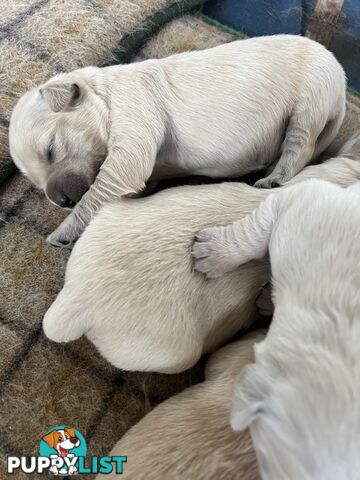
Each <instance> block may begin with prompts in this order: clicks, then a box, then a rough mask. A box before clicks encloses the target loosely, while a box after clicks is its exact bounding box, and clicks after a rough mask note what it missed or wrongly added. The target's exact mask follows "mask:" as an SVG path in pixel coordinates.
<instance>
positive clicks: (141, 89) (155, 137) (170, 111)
mask: <svg viewBox="0 0 360 480" xmlns="http://www.w3.org/2000/svg"><path fill="white" fill-rule="evenodd" d="M344 112H345V75H344V72H343V69H342V68H341V66H340V64H339V63H338V62H337V61H336V59H335V57H334V56H333V55H332V54H331V53H330V52H329V51H327V50H326V49H325V48H324V47H323V46H321V45H320V44H318V43H316V42H313V41H311V40H309V39H306V38H303V37H299V36H291V35H278V36H273V37H260V38H253V39H249V40H239V41H236V42H233V43H229V44H226V45H221V46H218V47H215V48H212V49H209V50H204V51H198V52H190V53H182V54H178V55H173V56H171V57H168V58H165V59H160V60H147V61H145V62H139V63H135V64H130V65H119V66H113V67H107V68H102V69H100V68H95V67H89V68H84V69H81V70H76V71H74V72H71V73H68V74H63V75H58V76H56V77H54V78H52V79H51V80H49V81H48V82H47V83H45V84H44V85H41V86H40V87H39V88H36V89H34V90H32V91H31V92H28V93H27V94H25V95H24V96H23V97H22V98H21V99H20V101H19V103H18V104H17V106H16V107H15V110H14V112H13V115H12V118H11V123H10V150H11V154H12V157H13V159H14V161H15V163H16V164H17V165H18V167H19V168H20V170H21V171H22V172H23V173H24V174H25V175H27V176H28V177H29V178H30V180H31V181H32V182H34V183H35V184H36V185H38V186H39V187H40V188H42V189H43V190H44V191H45V193H46V195H47V196H48V198H49V199H50V200H51V201H52V202H54V203H56V204H58V205H60V206H61V207H73V206H75V204H77V205H76V206H75V208H74V210H73V211H72V213H71V214H70V215H69V216H68V217H67V218H66V219H65V221H64V222H63V223H62V224H61V225H60V227H59V228H58V229H57V230H56V231H55V232H53V234H51V235H50V237H49V241H50V242H51V243H53V244H55V245H65V244H69V243H70V244H71V243H72V242H73V241H74V240H76V239H77V237H78V236H79V235H80V234H81V233H82V231H83V229H84V228H85V226H86V225H87V224H88V222H89V220H90V219H91V218H92V216H93V215H94V213H95V212H96V211H97V209H98V208H99V206H100V205H102V204H104V203H106V202H108V201H110V200H114V199H116V198H119V197H120V196H124V195H133V194H138V193H139V192H141V191H142V190H143V189H144V187H145V183H146V182H147V181H148V180H151V181H156V180H158V179H160V178H164V177H169V176H179V175H184V174H193V175H207V176H210V177H231V176H239V175H243V174H246V173H248V172H251V171H254V170H259V169H263V168H267V167H269V166H270V165H272V168H273V167H274V168H273V170H272V173H271V174H270V175H269V176H268V177H266V178H265V179H263V180H260V181H259V182H258V186H261V187H266V188H267V187H271V186H277V185H282V184H283V183H285V182H287V181H288V180H290V179H291V178H292V177H293V176H294V175H296V174H297V173H298V172H299V171H300V170H301V169H302V168H303V167H304V166H305V165H306V164H307V163H308V162H309V161H310V160H311V159H312V158H314V157H317V156H318V155H319V154H320V153H321V152H322V151H323V150H324V149H325V148H326V147H327V146H328V145H329V144H330V143H331V142H332V140H333V139H334V138H335V136H336V134H337V132H338V130H339V128H340V125H341V123H342V120H343V117H344ZM276 162H277V163H276ZM275 163H276V165H275ZM80 199H81V201H80Z"/></svg>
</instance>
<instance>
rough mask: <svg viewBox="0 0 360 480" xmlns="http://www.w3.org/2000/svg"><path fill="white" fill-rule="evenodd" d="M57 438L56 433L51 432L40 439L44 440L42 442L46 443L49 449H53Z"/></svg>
mask: <svg viewBox="0 0 360 480" xmlns="http://www.w3.org/2000/svg"><path fill="white" fill-rule="evenodd" d="M57 436H58V433H57V431H56V430H53V431H52V432H50V433H48V434H47V435H44V436H43V437H42V439H43V440H44V442H46V443H47V444H48V445H49V447H50V448H55V445H56V438H57Z"/></svg>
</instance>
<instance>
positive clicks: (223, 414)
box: [97, 331, 265, 480]
mask: <svg viewBox="0 0 360 480" xmlns="http://www.w3.org/2000/svg"><path fill="white" fill-rule="evenodd" d="M264 335H265V332H264V331H257V332H254V333H251V334H249V335H246V336H245V337H244V338H243V339H241V340H239V341H237V342H234V343H232V344H230V345H228V346H226V347H224V348H222V349H221V350H219V351H217V352H216V353H215V354H214V355H212V357H211V358H210V360H209V362H208V364H207V366H206V373H205V381H204V382H203V383H200V384H198V385H195V386H193V387H191V388H188V389H186V390H184V391H183V392H181V393H180V394H178V395H176V396H175V397H173V398H170V399H169V400H167V401H166V402H163V403H162V404H161V405H159V406H158V407H156V408H155V409H154V410H153V411H152V412H150V413H149V414H148V415H146V416H145V417H144V418H143V419H142V420H140V422H139V423H138V424H137V425H135V426H134V427H132V428H131V429H130V430H129V431H128V432H127V433H126V434H125V435H124V437H122V438H121V439H120V440H119V442H118V443H117V444H116V445H115V447H114V448H113V450H112V452H111V453H110V455H127V457H128V461H127V463H126V464H125V465H124V474H123V475H116V474H115V473H113V474H111V475H98V477H97V480H106V479H107V480H113V479H115V478H120V477H121V478H124V479H128V480H170V479H171V480H180V479H181V480H194V479H196V480H258V479H259V473H258V470H257V463H256V458H255V452H254V450H253V447H252V444H251V439H250V435H249V432H248V431H246V432H243V433H235V432H234V431H233V430H232V429H231V426H230V421H229V419H230V409H231V403H232V397H233V389H234V382H235V378H236V376H237V374H238V373H239V371H240V370H241V369H242V368H244V366H245V365H247V364H248V363H250V362H253V358H254V343H255V342H260V341H262V340H263V338H264Z"/></svg>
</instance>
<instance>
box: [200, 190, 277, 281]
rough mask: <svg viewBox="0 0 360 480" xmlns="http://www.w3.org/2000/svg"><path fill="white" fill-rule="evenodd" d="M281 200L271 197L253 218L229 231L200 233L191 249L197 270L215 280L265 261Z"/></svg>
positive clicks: (220, 229) (236, 224)
mask: <svg viewBox="0 0 360 480" xmlns="http://www.w3.org/2000/svg"><path fill="white" fill-rule="evenodd" d="M279 196H280V194H277V195H270V196H269V197H268V198H267V199H266V200H265V201H264V202H263V203H261V204H260V206H259V208H257V209H256V210H255V211H254V212H253V213H252V214H251V215H248V216H246V217H244V218H243V219H242V220H239V221H237V222H234V223H232V224H230V225H228V226H226V227H211V228H206V229H204V230H201V231H200V232H199V233H198V234H197V236H196V239H195V243H194V245H193V249H192V255H193V257H194V261H195V264H194V266H195V270H197V271H198V272H201V273H204V274H205V275H206V276H207V277H208V278H215V277H220V276H221V275H223V274H224V273H226V272H229V271H231V270H234V269H235V268H237V267H238V266H239V265H242V264H243V263H246V262H248V261H250V260H253V259H259V258H262V257H263V256H264V255H265V254H266V251H267V248H268V244H269V239H270V235H271V231H272V227H273V224H274V222H275V221H276V218H277V215H278V201H279V200H278V198H279Z"/></svg>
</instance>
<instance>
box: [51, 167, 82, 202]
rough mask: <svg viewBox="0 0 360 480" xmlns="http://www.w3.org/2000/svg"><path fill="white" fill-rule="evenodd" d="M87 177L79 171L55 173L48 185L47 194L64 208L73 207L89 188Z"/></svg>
mask: <svg viewBox="0 0 360 480" xmlns="http://www.w3.org/2000/svg"><path fill="white" fill-rule="evenodd" d="M89 187H90V185H89V182H88V180H87V178H86V177H85V176H83V175H81V174H78V173H67V174H66V173H54V174H53V175H51V177H50V178H49V181H48V183H47V185H46V195H47V197H48V198H49V200H51V201H52V202H54V203H56V205H59V207H62V208H72V207H73V206H74V205H75V204H76V203H77V202H78V201H79V200H80V199H81V197H82V196H83V195H84V193H85V192H87V191H88V190H89Z"/></svg>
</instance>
